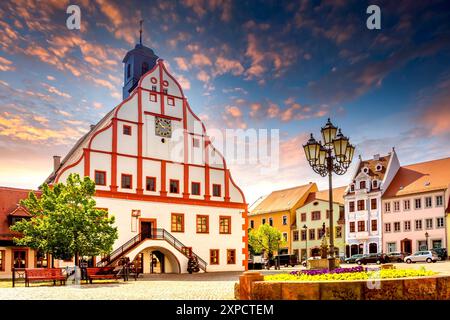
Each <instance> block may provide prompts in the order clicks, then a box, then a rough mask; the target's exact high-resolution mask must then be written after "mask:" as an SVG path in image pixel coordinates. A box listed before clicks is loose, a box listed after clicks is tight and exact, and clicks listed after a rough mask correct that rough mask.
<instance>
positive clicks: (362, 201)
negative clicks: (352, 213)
mask: <svg viewBox="0 0 450 320" xmlns="http://www.w3.org/2000/svg"><path fill="white" fill-rule="evenodd" d="M364 203H365V201H364V200H358V211H363V210H365V205H364Z"/></svg>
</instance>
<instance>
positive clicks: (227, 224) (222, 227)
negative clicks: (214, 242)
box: [219, 217, 231, 234]
mask: <svg viewBox="0 0 450 320" xmlns="http://www.w3.org/2000/svg"><path fill="white" fill-rule="evenodd" d="M219 233H222V234H231V217H220V218H219Z"/></svg>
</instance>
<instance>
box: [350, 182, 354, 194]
mask: <svg viewBox="0 0 450 320" xmlns="http://www.w3.org/2000/svg"><path fill="white" fill-rule="evenodd" d="M350 191H352V192H353V191H355V185H354V184H353V183H352V184H351V185H350Z"/></svg>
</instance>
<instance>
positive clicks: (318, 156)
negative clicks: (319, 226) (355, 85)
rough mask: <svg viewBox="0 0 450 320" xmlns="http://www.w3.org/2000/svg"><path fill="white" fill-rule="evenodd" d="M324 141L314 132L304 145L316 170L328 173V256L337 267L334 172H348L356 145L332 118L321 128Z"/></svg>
mask: <svg viewBox="0 0 450 320" xmlns="http://www.w3.org/2000/svg"><path fill="white" fill-rule="evenodd" d="M321 133H322V138H323V143H322V142H321V141H316V139H314V137H313V134H312V133H311V138H310V139H309V140H308V142H307V143H306V144H305V145H304V146H303V149H304V151H305V155H306V159H307V160H308V163H309V165H310V166H311V167H312V169H313V170H314V172H316V173H318V174H320V175H321V176H322V177H326V176H327V175H328V185H329V190H328V192H329V212H330V214H329V227H330V256H329V258H328V268H329V269H330V270H333V269H334V267H335V257H334V227H333V191H332V189H333V184H332V173H333V172H334V173H335V174H338V175H343V174H344V173H346V172H347V169H348V168H349V167H350V163H351V162H352V158H353V154H354V153H355V147H354V146H353V145H352V144H350V142H349V139H348V138H347V137H345V136H344V135H343V134H342V133H341V129H338V128H337V127H335V126H334V125H333V124H332V123H331V121H330V118H328V121H327V123H326V124H325V126H324V127H322V128H321Z"/></svg>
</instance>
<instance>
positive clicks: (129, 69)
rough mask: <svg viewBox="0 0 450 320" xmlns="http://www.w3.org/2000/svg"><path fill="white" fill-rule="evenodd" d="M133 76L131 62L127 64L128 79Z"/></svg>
mask: <svg viewBox="0 0 450 320" xmlns="http://www.w3.org/2000/svg"><path fill="white" fill-rule="evenodd" d="M130 76H131V64H128V65H127V79H129V78H130Z"/></svg>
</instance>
